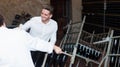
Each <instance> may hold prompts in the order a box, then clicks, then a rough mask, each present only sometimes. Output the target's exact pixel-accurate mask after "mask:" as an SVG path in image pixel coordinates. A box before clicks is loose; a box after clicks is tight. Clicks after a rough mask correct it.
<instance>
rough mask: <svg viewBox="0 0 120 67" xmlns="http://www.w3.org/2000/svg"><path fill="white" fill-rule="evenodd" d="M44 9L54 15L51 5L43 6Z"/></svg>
mask: <svg viewBox="0 0 120 67" xmlns="http://www.w3.org/2000/svg"><path fill="white" fill-rule="evenodd" d="M43 9H46V10H48V11H50V13H51V14H53V11H54V8H53V7H52V6H50V5H45V6H43Z"/></svg>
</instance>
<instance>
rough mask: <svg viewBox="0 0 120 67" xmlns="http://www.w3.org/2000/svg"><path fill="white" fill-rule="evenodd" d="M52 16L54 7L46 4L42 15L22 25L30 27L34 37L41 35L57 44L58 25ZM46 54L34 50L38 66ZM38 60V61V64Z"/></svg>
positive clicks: (37, 66)
mask: <svg viewBox="0 0 120 67" xmlns="http://www.w3.org/2000/svg"><path fill="white" fill-rule="evenodd" d="M52 16H53V7H51V6H49V5H48V6H45V7H43V9H42V11H41V16H35V17H32V18H31V19H30V20H29V21H27V22H26V23H25V24H24V25H23V26H21V28H22V29H24V30H26V31H27V30H28V29H30V30H29V33H30V35H32V36H33V37H39V38H40V39H43V40H45V41H48V42H51V43H53V44H55V43H56V34H57V30H58V25H57V22H56V21H55V20H53V19H51V18H52ZM52 46H54V45H52ZM44 56H45V52H40V51H32V57H33V61H34V63H35V64H36V67H41V65H42V63H43V60H44ZM36 62H38V64H37V63H36Z"/></svg>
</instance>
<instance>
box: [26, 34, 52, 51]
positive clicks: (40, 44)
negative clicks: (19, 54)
mask: <svg viewBox="0 0 120 67" xmlns="http://www.w3.org/2000/svg"><path fill="white" fill-rule="evenodd" d="M24 39H25V43H26V44H27V47H28V48H29V49H30V50H32V51H36V50H37V51H42V52H47V53H52V52H53V47H54V46H52V45H53V43H51V42H47V41H44V40H42V39H40V38H37V37H32V36H31V35H29V33H27V32H26V33H25V34H24Z"/></svg>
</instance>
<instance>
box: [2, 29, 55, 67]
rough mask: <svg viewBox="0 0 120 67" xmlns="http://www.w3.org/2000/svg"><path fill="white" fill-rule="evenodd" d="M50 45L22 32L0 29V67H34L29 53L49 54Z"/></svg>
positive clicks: (51, 47)
mask: <svg viewBox="0 0 120 67" xmlns="http://www.w3.org/2000/svg"><path fill="white" fill-rule="evenodd" d="M51 44H52V43H48V42H45V41H44V40H41V39H39V38H33V37H32V36H30V35H29V34H28V33H26V32H25V31H23V30H16V29H7V28H6V27H0V67H34V64H33V62H32V59H31V54H30V51H31V50H39V51H43V52H48V53H51V52H52V51H53V46H51Z"/></svg>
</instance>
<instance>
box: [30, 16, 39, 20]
mask: <svg viewBox="0 0 120 67" xmlns="http://www.w3.org/2000/svg"><path fill="white" fill-rule="evenodd" d="M31 19H41V17H40V16H34V17H32V18H31Z"/></svg>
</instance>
